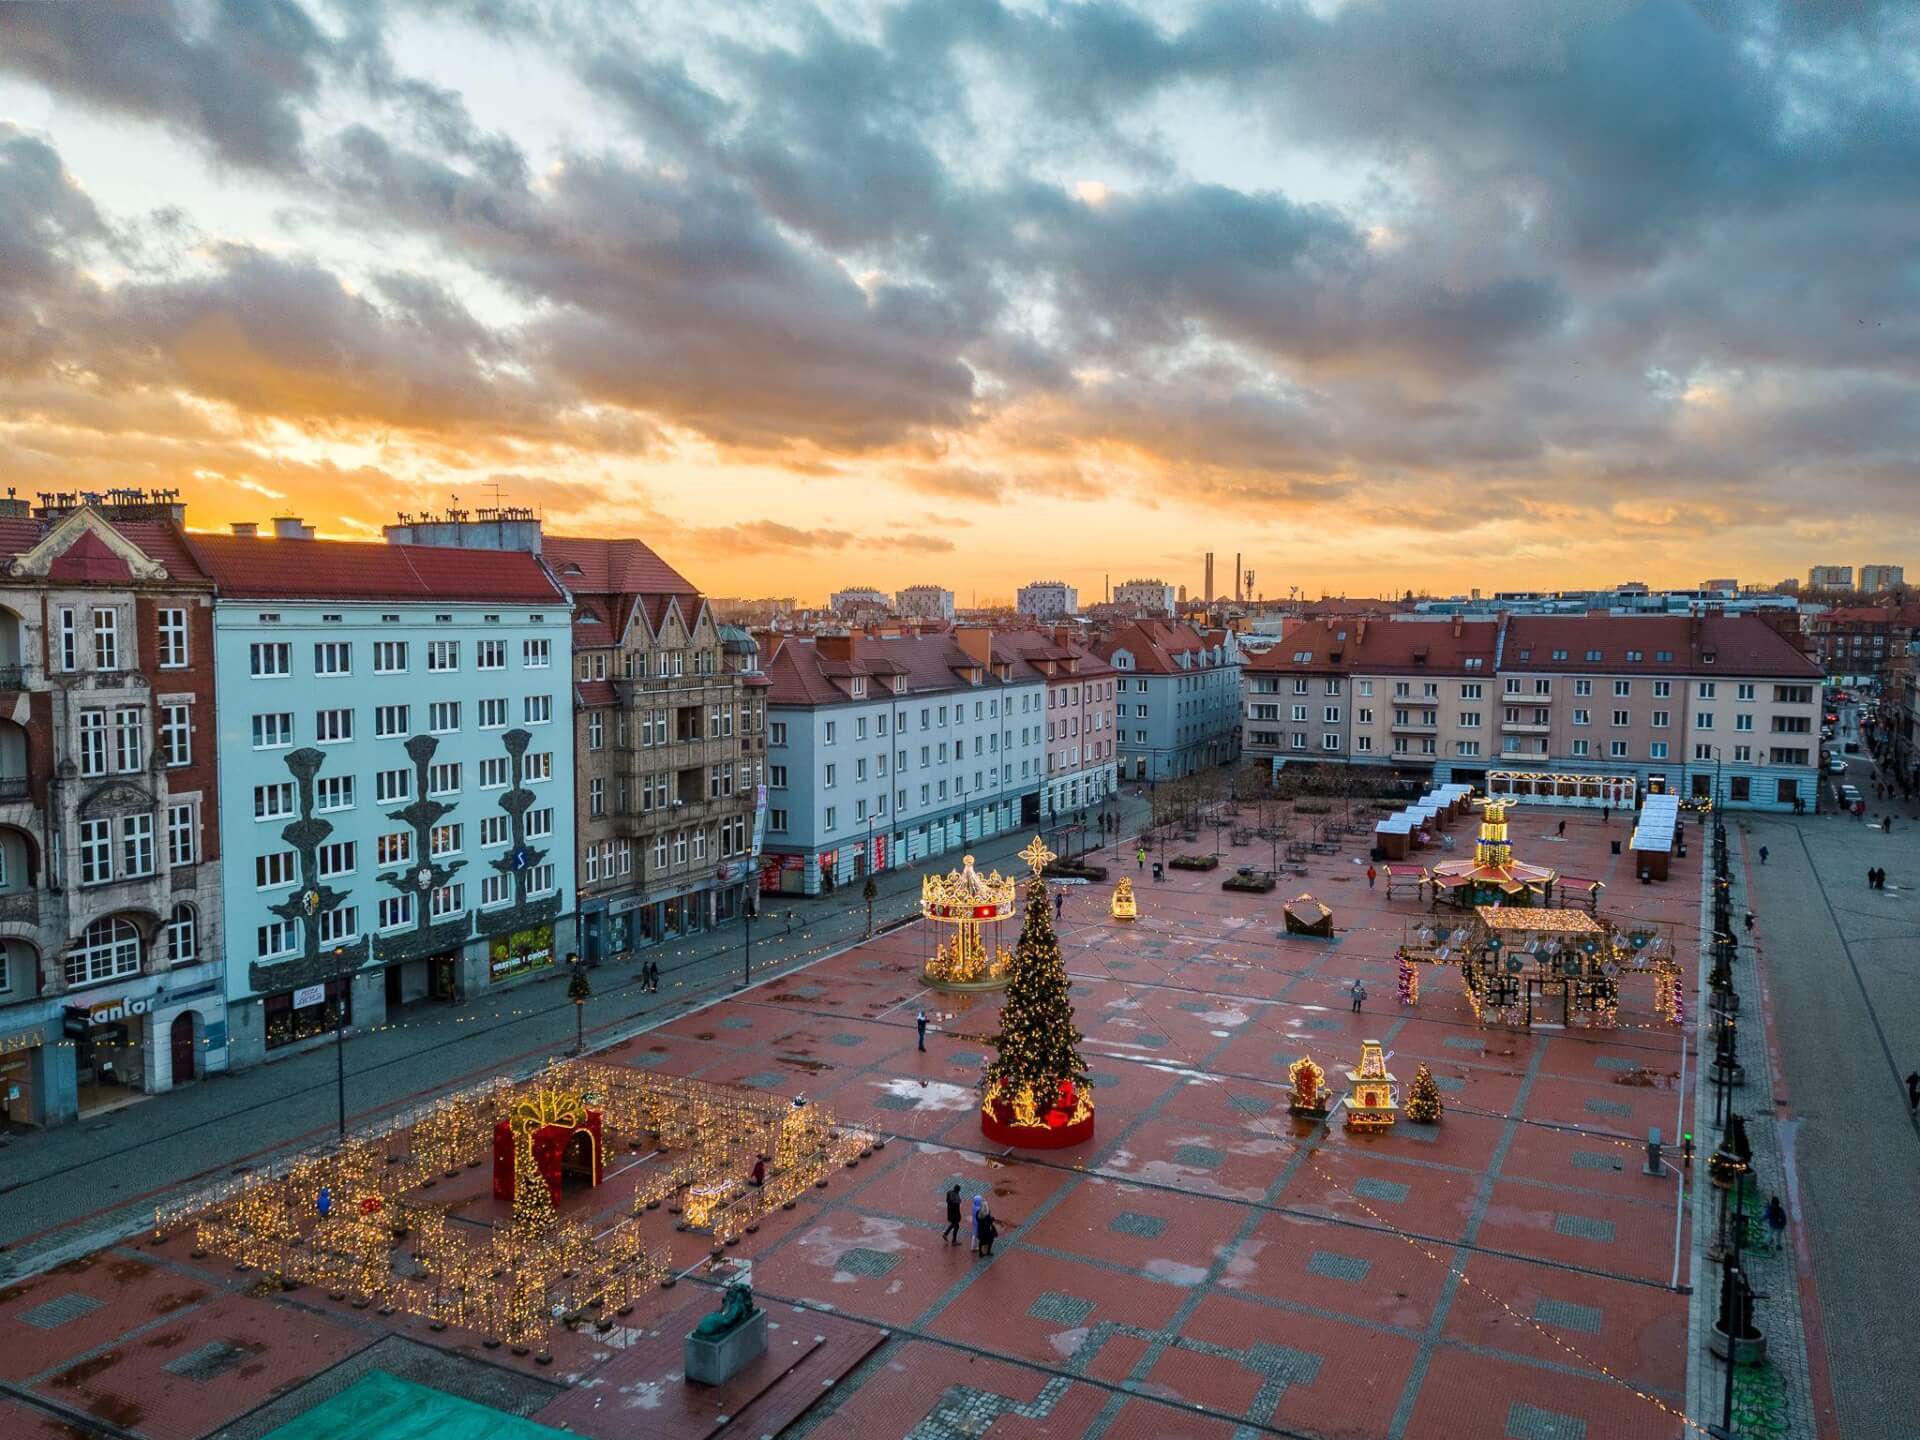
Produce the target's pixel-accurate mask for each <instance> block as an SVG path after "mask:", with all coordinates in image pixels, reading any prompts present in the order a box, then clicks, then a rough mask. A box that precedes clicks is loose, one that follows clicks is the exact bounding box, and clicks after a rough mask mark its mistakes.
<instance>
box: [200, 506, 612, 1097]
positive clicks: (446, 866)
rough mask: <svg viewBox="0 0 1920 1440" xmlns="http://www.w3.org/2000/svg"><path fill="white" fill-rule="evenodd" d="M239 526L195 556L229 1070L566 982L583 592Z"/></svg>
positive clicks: (523, 554)
mask: <svg viewBox="0 0 1920 1440" xmlns="http://www.w3.org/2000/svg"><path fill="white" fill-rule="evenodd" d="M237 528H238V530H239V531H240V532H242V533H235V534H232V535H191V536H189V537H188V546H189V549H190V550H191V553H192V554H193V556H194V558H195V559H196V560H197V561H198V563H199V565H200V568H201V570H202V571H203V572H204V573H205V574H206V575H207V576H208V578H209V579H210V580H211V581H212V582H213V584H214V586H215V587H216V590H217V597H218V598H217V600H216V602H215V605H214V647H215V655H216V673H217V679H218V686H217V699H216V711H217V715H218V726H217V730H218V737H219V747H220V757H221V786H220V812H221V818H222V823H223V831H222V833H223V834H225V835H226V836H227V837H229V843H228V845H227V849H226V862H227V873H228V874H229V875H230V876H233V877H235V883H233V884H231V885H229V886H227V887H226V890H225V900H224V904H225V917H226V918H225V931H226V934H227V936H228V946H227V966H226V977H225V978H226V989H227V1001H228V1022H229V1043H230V1046H231V1050H232V1057H233V1063H234V1064H236V1065H241V1064H248V1063H252V1062H255V1061H258V1060H260V1059H263V1058H272V1057H276V1056H281V1055H285V1054H289V1053H292V1052H294V1051H297V1050H299V1049H300V1048H302V1047H303V1046H306V1045H310V1044H313V1043H315V1042H316V1041H317V1040H318V1039H320V1038H321V1037H324V1036H326V1035H328V1034H330V1033H331V1030H332V1027H333V1025H334V1022H335V1019H336V1017H338V1018H340V1019H341V1020H343V1021H344V1023H346V1024H348V1025H351V1026H355V1027H360V1026H366V1025H379V1024H384V1023H386V1022H387V1021H388V1020H389V1019H390V1018H391V1017H392V1015H393V1013H394V1012H395V1011H396V1010H397V1009H399V1008H400V1007H404V1006H410V1005H413V1004H416V1003H418V1004H426V1005H432V1004H435V1003H445V1002H453V1001H456V1000H463V999H484V998H486V997H487V996H489V995H492V994H495V993H497V992H498V991H500V990H501V989H502V988H503V987H505V986H507V985H510V984H512V983H514V982H516V981H519V980H522V979H526V978H529V977H533V976H537V975H539V974H541V973H543V972H548V971H550V970H551V969H552V968H553V967H554V966H555V965H556V964H558V962H559V959H560V957H561V956H562V955H564V954H566V953H567V952H568V951H569V950H571V949H573V948H574V946H575V913H574V912H575V902H574V873H575V870H574V857H575V854H576V850H577V846H576V841H575V828H574V804H573V794H572V776H573V774H574V768H575V767H574V745H573V724H572V719H573V692H572V670H573V637H572V629H573V603H572V601H571V600H570V598H569V597H568V595H567V592H566V591H565V590H564V589H563V588H562V586H561V585H560V583H559V582H558V581H557V580H556V579H555V577H554V576H553V574H552V573H551V571H550V570H549V569H548V567H547V566H546V565H545V564H544V563H543V562H542V560H541V558H540V556H539V555H538V554H537V553H533V552H529V551H526V550H522V549H517V548H513V547H512V546H511V545H505V546H501V547H498V548H492V549H481V548H471V547H459V546H450V545H446V544H443V543H439V542H440V541H441V540H443V539H444V538H445V537H444V536H443V535H441V534H439V533H438V532H437V531H428V532H427V533H424V534H416V533H413V531H411V530H410V529H408V528H405V527H395V529H396V530H397V531H398V533H395V531H390V532H389V535H390V539H389V541H388V543H385V544H380V543H369V542H359V541H336V540H318V539H314V538H312V535H313V531H312V529H311V527H309V526H306V525H304V524H302V523H301V522H300V521H299V520H297V519H288V518H282V519H279V520H276V521H275V522H274V538H270V539H269V538H265V537H261V536H258V535H256V534H254V533H252V532H253V527H251V526H244V527H237ZM502 528H504V529H506V530H508V531H511V532H514V533H517V531H518V529H519V528H520V527H519V525H518V522H517V520H515V519H513V518H512V517H507V519H506V520H505V521H504V522H503V526H502ZM421 540H426V541H428V542H430V543H416V542H418V541H421Z"/></svg>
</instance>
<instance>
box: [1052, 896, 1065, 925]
mask: <svg viewBox="0 0 1920 1440" xmlns="http://www.w3.org/2000/svg"><path fill="white" fill-rule="evenodd" d="M1066 908H1067V892H1066V891H1065V890H1064V889H1062V890H1056V891H1054V892H1053V918H1054V919H1056V920H1058V919H1059V918H1060V912H1061V911H1062V910H1065V909H1066Z"/></svg>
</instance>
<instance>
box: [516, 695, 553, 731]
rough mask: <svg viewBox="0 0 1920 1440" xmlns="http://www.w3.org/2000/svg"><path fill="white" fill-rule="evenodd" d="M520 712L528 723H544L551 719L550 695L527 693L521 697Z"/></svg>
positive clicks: (551, 701)
mask: <svg viewBox="0 0 1920 1440" xmlns="http://www.w3.org/2000/svg"><path fill="white" fill-rule="evenodd" d="M520 703H521V707H522V710H521V713H522V714H523V715H524V717H525V719H526V723H527V724H529V725H546V724H550V723H551V722H552V720H553V697H552V696H551V695H527V696H523V697H522V698H521V702H520Z"/></svg>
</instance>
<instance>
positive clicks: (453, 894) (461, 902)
mask: <svg viewBox="0 0 1920 1440" xmlns="http://www.w3.org/2000/svg"><path fill="white" fill-rule="evenodd" d="M466 908H467V887H466V886H465V885H457V884H456V885H442V886H440V887H439V888H437V889H436V890H434V891H433V892H432V893H431V894H430V896H429V897H428V903H427V914H428V916H429V918H431V919H434V920H440V919H444V918H445V917H446V916H448V915H458V914H460V913H462V912H463V911H465V909H466Z"/></svg>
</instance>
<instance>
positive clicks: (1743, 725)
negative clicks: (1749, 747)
mask: <svg viewBox="0 0 1920 1440" xmlns="http://www.w3.org/2000/svg"><path fill="white" fill-rule="evenodd" d="M1733 728H1734V729H1736V730H1751V729H1753V716H1751V715H1747V714H1738V715H1735V716H1734V717H1733Z"/></svg>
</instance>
